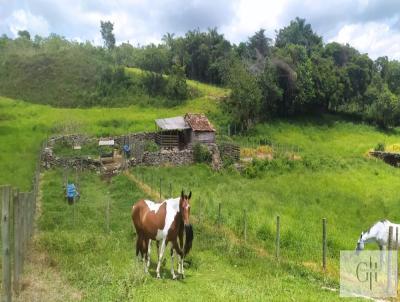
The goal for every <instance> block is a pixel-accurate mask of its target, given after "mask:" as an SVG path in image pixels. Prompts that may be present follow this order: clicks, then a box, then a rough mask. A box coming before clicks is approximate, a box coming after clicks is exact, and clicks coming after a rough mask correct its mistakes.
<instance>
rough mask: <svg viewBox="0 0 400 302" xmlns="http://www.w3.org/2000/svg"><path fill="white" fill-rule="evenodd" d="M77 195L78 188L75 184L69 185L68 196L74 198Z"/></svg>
mask: <svg viewBox="0 0 400 302" xmlns="http://www.w3.org/2000/svg"><path fill="white" fill-rule="evenodd" d="M75 196H76V188H75V185H74V184H68V185H67V197H72V198H74V197H75Z"/></svg>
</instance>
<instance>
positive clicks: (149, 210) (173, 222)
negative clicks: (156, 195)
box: [132, 190, 193, 279]
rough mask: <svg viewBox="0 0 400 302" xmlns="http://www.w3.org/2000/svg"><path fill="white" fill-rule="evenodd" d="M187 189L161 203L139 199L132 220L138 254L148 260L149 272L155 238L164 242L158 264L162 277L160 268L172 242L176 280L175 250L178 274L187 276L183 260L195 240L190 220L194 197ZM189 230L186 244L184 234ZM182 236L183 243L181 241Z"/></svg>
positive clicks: (158, 276)
mask: <svg viewBox="0 0 400 302" xmlns="http://www.w3.org/2000/svg"><path fill="white" fill-rule="evenodd" d="M191 197H192V192H190V193H189V195H185V194H184V192H183V190H182V192H181V196H180V197H178V198H171V199H167V200H165V201H163V202H161V203H155V202H153V201H150V200H139V201H138V202H136V203H135V204H134V205H133V207H132V222H133V225H134V226H135V229H136V234H137V239H136V256H139V253H140V255H141V257H142V258H143V259H144V270H145V272H147V271H148V267H149V265H150V252H149V251H150V244H151V240H156V241H157V243H158V242H160V243H161V245H160V248H159V252H158V264H157V278H160V267H161V262H162V258H163V256H164V251H165V248H166V246H167V245H168V243H169V242H171V244H172V248H171V274H172V278H173V279H176V275H175V271H174V256H173V251H174V250H175V251H176V253H177V254H178V273H180V274H181V275H182V277H183V278H184V270H183V259H184V257H185V256H186V255H187V254H188V253H189V251H190V249H191V247H192V241H193V229H192V226H191V224H190V223H189V216H190V204H189V201H190V198H191ZM184 232H185V237H186V238H185V243H184V244H183V235H184ZM178 239H179V243H178ZM182 248H183V250H182Z"/></svg>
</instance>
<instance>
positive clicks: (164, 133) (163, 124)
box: [156, 116, 190, 149]
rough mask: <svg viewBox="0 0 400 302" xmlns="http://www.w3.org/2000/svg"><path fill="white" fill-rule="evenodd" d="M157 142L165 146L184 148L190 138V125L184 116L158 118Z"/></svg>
mask: <svg viewBox="0 0 400 302" xmlns="http://www.w3.org/2000/svg"><path fill="white" fill-rule="evenodd" d="M156 128H157V135H156V143H157V144H158V145H160V146H161V147H163V148H179V149H183V148H185V147H186V145H187V144H188V143H189V140H190V127H189V125H188V124H187V123H186V121H185V119H184V118H183V117H182V116H176V117H171V118H164V119H158V120H156Z"/></svg>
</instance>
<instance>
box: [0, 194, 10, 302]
mask: <svg viewBox="0 0 400 302" xmlns="http://www.w3.org/2000/svg"><path fill="white" fill-rule="evenodd" d="M1 191H2V217H1V240H2V260H3V261H2V269H3V279H2V283H3V286H2V287H3V288H2V289H3V290H2V294H1V296H2V302H9V301H11V253H10V224H11V221H10V220H11V216H10V200H11V187H10V186H4V187H2V190H1Z"/></svg>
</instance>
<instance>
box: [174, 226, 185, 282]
mask: <svg viewBox="0 0 400 302" xmlns="http://www.w3.org/2000/svg"><path fill="white" fill-rule="evenodd" d="M178 239H179V245H178V242H177V247H178V249H177V250H176V251H177V253H178V274H181V275H182V278H185V276H184V271H183V252H182V251H183V248H184V242H183V229H182V228H181V230H180V231H179V233H178Z"/></svg>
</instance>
